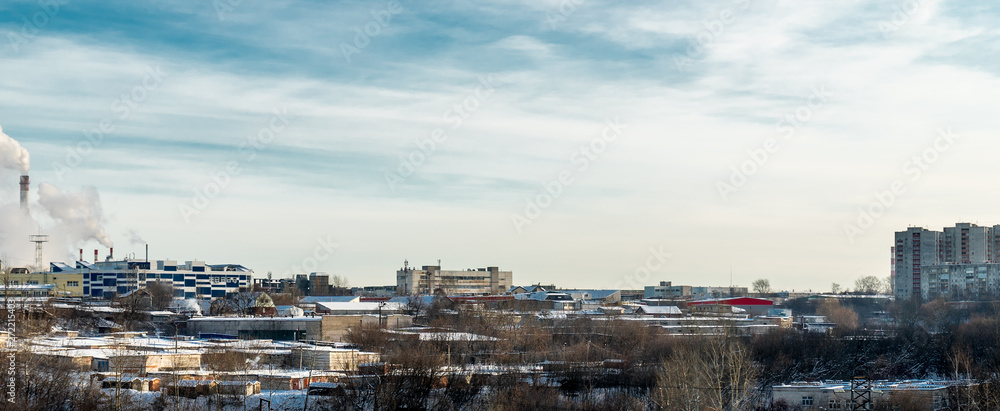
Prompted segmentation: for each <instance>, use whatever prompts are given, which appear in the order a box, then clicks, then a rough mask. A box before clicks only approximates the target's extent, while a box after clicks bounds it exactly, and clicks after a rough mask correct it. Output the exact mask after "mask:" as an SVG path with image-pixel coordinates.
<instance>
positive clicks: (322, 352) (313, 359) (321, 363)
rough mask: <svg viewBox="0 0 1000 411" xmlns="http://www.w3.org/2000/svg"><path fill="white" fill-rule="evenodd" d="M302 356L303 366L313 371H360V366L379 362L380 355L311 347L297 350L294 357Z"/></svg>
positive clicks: (342, 349) (351, 350)
mask: <svg viewBox="0 0 1000 411" xmlns="http://www.w3.org/2000/svg"><path fill="white" fill-rule="evenodd" d="M296 354H297V355H300V356H302V364H303V366H304V367H306V368H308V369H311V370H326V371H352V372H353V371H358V365H359V364H364V363H370V362H376V361H379V358H380V357H379V354H378V353H373V352H363V351H359V350H353V349H344V348H331V347H310V348H308V349H300V350H296V352H295V353H294V354H293V356H294V355H296Z"/></svg>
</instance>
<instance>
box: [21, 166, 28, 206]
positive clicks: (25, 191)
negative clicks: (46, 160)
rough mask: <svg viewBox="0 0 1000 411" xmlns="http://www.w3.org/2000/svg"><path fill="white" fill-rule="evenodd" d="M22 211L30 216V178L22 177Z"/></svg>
mask: <svg viewBox="0 0 1000 411" xmlns="http://www.w3.org/2000/svg"><path fill="white" fill-rule="evenodd" d="M21 209H22V210H24V213H25V214H28V176H27V175H23V176H21Z"/></svg>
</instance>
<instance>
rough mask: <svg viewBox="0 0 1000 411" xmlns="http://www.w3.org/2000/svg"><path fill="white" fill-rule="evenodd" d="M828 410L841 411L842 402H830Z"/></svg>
mask: <svg viewBox="0 0 1000 411" xmlns="http://www.w3.org/2000/svg"><path fill="white" fill-rule="evenodd" d="M827 408H829V409H831V410H839V409H840V402H838V401H837V400H830V406H829V407H827Z"/></svg>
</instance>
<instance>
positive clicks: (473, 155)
mask: <svg viewBox="0 0 1000 411" xmlns="http://www.w3.org/2000/svg"><path fill="white" fill-rule="evenodd" d="M998 7H1000V6H998V5H995V4H992V3H989V2H972V1H947V2H945V1H934V0H924V1H887V2H869V1H837V2H798V1H744V0H739V1H722V2H695V1H671V2H665V1H664V2H657V1H642V0H637V1H631V2H624V4H623V2H611V1H597V0H553V1H546V0H532V1H521V0H483V1H476V2H445V1H435V0H429V1H421V2H416V1H405V0H404V1H390V2H382V1H368V2H359V1H282V0H275V1H266V2H265V1H259V0H258V1H252V0H211V1H210V0H203V1H196V2H191V1H179V0H177V1H169V0H160V1H157V0H153V1H144V2H131V1H124V0H121V1H119V0H108V1H100V2H98V1H77V0H43V1H37V0H36V1H18V0H8V1H4V2H2V3H0V127H2V130H3V133H5V134H6V135H8V136H10V137H11V138H12V139H14V140H16V141H17V142H18V143H20V145H21V146H23V147H24V148H25V149H27V150H28V151H29V152H30V155H31V160H30V162H31V168H30V172H29V174H30V177H31V181H32V187H31V190H32V191H31V192H30V196H31V197H30V199H31V203H32V204H31V210H32V211H31V213H32V223H31V224H27V223H25V224H26V226H29V227H30V226H32V224H34V225H36V226H38V229H37V230H36V231H40V232H42V233H51V234H53V235H54V236H55V237H58V239H55V238H54V239H53V240H54V241H53V243H52V244H48V247H47V248H46V249H45V258H46V260H47V261H48V260H54V261H62V260H67V261H68V260H72V259H74V256H75V255H76V250H77V249H79V248H83V249H85V253H84V254H85V256H87V258H91V255H92V254H93V251H92V250H93V249H95V248H100V249H101V250H102V251H101V255H102V256H103V255H105V254H107V251H106V247H107V246H109V245H111V244H112V243H113V245H114V247H115V249H116V250H115V256H116V257H124V256H126V255H131V254H133V253H134V255H135V256H136V257H137V258H142V257H143V256H144V253H145V249H144V247H145V245H146V244H147V243H148V245H149V255H150V258H151V259H175V260H180V261H185V260H203V261H206V262H208V263H210V264H217V263H237V264H243V265H245V266H247V267H250V268H252V269H253V270H254V271H255V273H256V275H257V276H264V275H266V273H268V272H272V273H273V276H274V277H287V276H290V275H291V274H293V273H297V272H312V271H319V272H327V273H331V274H336V275H340V276H343V277H345V278H346V279H347V280H348V281H349V282H350V283H351V285H355V286H361V285H390V284H394V283H395V271H396V270H397V269H398V268H400V267H401V266H402V265H403V263H404V260H407V261H408V262H409V264H410V265H415V266H421V265H436V264H437V261H438V260H441V265H442V266H444V268H445V269H465V268H477V267H486V266H498V267H500V268H501V269H503V270H511V271H513V273H514V282H515V283H517V284H535V283H554V284H556V285H557V286H560V287H565V288H570V287H580V288H583V287H593V288H598V287H601V288H604V287H607V288H624V289H638V288H642V286H645V285H653V284H657V283H658V282H659V281H672V282H673V283H674V284H688V285H718V286H722V285H729V284H734V285H742V286H749V285H750V283H751V282H753V281H754V280H756V279H758V278H766V279H768V280H769V281H770V283H771V286H772V288H775V289H784V290H800V291H801V290H814V291H822V290H829V289H830V288H831V284H832V283H839V284H841V285H842V286H846V287H848V288H850V287H852V286H853V283H854V281H855V280H856V279H857V278H860V277H862V276H868V275H875V276H878V277H887V276H888V275H889V273H890V260H889V247H890V246H891V245H892V233H893V232H895V231H901V230H905V229H906V228H907V227H909V226H923V227H927V228H931V229H938V230H940V229H941V228H942V227H944V226H949V225H952V224H954V223H956V222H973V223H979V224H982V225H993V224H1000V209H997V208H996V207H995V205H996V204H997V203H998V201H1000V193H998V192H996V191H994V190H992V188H993V187H994V186H995V179H994V176H993V172H992V165H993V164H995V162H996V160H995V157H996V155H995V153H997V152H1000V150H998V149H1000V140H998V139H996V138H993V137H990V136H991V135H994V134H995V132H996V130H998V129H1000V116H997V115H995V107H997V106H998V103H1000V82H998V75H1000V64H998V63H1000V61H998V59H1000V58H998V57H997V56H1000V53H997V48H998V44H1000V41H998V40H1000V36H998V34H1000V33H998V29H997V28H996V25H995V22H996V21H997V17H998V14H1000V13H998ZM0 148H2V145H0ZM5 167H6V168H5V169H3V170H0V211H3V212H4V213H7V214H10V215H14V214H17V213H18V212H19V211H18V210H17V207H16V203H17V197H18V193H17V182H18V175H19V174H20V173H21V172H20V171H19V170H18V169H17V167H16V166H15V165H11V164H7V165H5ZM42 183H45V184H48V186H46V187H47V188H46V189H45V190H47V192H48V193H50V194H52V193H55V194H58V195H62V196H64V197H65V198H70V199H75V200H78V201H75V202H73V201H70V200H68V199H66V200H65V201H61V202H60V201H54V200H46V199H42V198H40V197H39V195H40V194H41V191H42V190H40V184H42ZM74 196H75V197H74ZM65 198H64V199H65ZM40 201H41V203H39V202H40ZM67 203H72V204H87V205H88V206H87V207H88V208H86V212H85V213H83V214H81V213H79V212H77V211H75V210H76V209H69V210H68V211H67V210H63V211H61V212H60V211H56V209H55V208H54V207H55V206H54V205H55V204H67ZM81 215H83V216H82V217H81ZM74 219H75V220H74ZM5 221H7V220H5ZM67 221H76V222H77V223H81V222H85V223H86V224H82V226H84V228H85V229H82V230H64V229H63V228H61V227H63V226H65V225H66V224H68V223H67ZM18 224H20V223H18ZM25 224H22V225H25ZM97 225H99V227H98V226H97ZM11 226H12V225H11V224H7V225H6V226H5V227H7V228H0V230H4V231H6V232H0V247H2V248H3V249H0V253H3V255H4V256H5V257H6V260H7V261H8V262H9V263H11V264H14V265H18V264H21V265H25V264H29V263H30V261H32V259H33V252H32V250H33V249H32V248H30V247H31V245H30V244H28V243H27V241H21V240H20V238H22V234H23V233H21V232H20V231H17V232H15V230H13V229H11V228H10V227H11ZM70 232H71V233H73V234H72V235H70V234H67V233H70ZM102 233H104V234H106V235H107V238H104V237H102V236H101V234H102ZM102 238H103V239H104V243H103V244H102V243H100V242H99V241H98V239H102Z"/></svg>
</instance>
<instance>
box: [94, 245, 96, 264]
mask: <svg viewBox="0 0 1000 411" xmlns="http://www.w3.org/2000/svg"><path fill="white" fill-rule="evenodd" d="M94 263H97V249H96V248H95V249H94Z"/></svg>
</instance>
